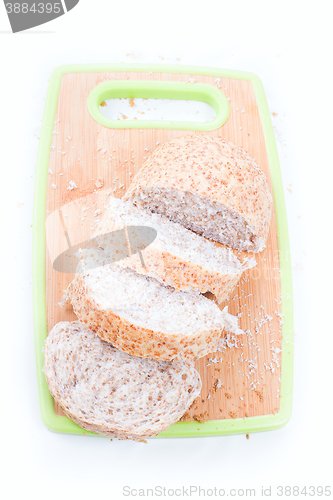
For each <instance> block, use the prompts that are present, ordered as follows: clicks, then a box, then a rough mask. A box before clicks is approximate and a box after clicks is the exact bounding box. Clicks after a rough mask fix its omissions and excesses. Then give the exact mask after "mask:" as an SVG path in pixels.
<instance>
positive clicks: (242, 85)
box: [46, 72, 282, 421]
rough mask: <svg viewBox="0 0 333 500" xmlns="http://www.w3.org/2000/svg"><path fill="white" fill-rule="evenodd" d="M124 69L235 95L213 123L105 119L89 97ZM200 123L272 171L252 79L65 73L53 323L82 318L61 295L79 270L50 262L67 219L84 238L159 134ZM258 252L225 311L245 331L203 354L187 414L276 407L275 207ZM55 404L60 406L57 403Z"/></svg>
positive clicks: (51, 283) (54, 152)
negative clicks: (105, 123) (152, 124)
mask: <svg viewBox="0 0 333 500" xmlns="http://www.w3.org/2000/svg"><path fill="white" fill-rule="evenodd" d="M124 79H125V80H126V79H127V80H129V79H130V80H149V81H179V82H189V81H190V80H191V82H193V81H194V83H197V82H198V83H206V84H210V85H213V86H215V87H216V88H219V89H220V90H221V91H222V92H223V93H224V94H225V95H226V96H227V97H228V98H229V102H230V116H229V119H228V121H227V122H226V124H225V125H224V126H223V127H221V128H220V129H218V130H215V131H213V132H192V131H183V130H163V129H155V130H152V129H108V128H104V127H102V126H101V125H99V124H98V123H96V122H95V121H94V120H93V119H92V118H91V117H90V115H89V113H88V110H87V97H88V95H89V93H90V91H91V90H92V89H93V88H94V87H95V86H96V85H97V84H98V83H100V82H103V81H106V80H124ZM134 104H135V103H134ZM141 118H142V119H143V118H144V117H141ZM203 133H205V134H210V135H212V136H215V137H222V138H225V139H227V140H230V141H232V142H233V143H234V144H236V145H238V146H241V147H243V148H244V149H245V150H246V151H247V152H248V153H249V154H250V155H251V156H252V157H253V158H255V160H256V161H257V163H258V164H259V165H260V167H261V169H262V170H263V171H264V172H265V173H266V174H267V176H268V178H269V179H270V175H269V165H268V160H267V154H266V147H265V141H264V136H263V131H262V126H261V122H260V116H259V112H258V108H257V104H256V99H255V95H254V91H253V87H252V83H251V82H250V81H245V80H237V79H228V78H220V79H218V80H217V77H214V76H199V75H192V74H174V73H141V72H139V73H135V72H131V73H129V72H115V73H77V74H74V73H73V74H66V75H64V76H63V79H62V84H61V89H60V94H59V101H58V107H57V114H56V120H55V124H54V131H53V140H52V146H51V151H50V162H49V176H48V186H47V213H46V234H47V249H46V292H47V320H48V330H49V331H50V330H51V328H52V327H53V326H54V325H55V324H56V323H58V322H59V321H72V320H75V319H76V317H75V314H74V313H73V310H72V309H71V307H70V306H69V305H68V304H66V305H65V306H63V307H61V306H60V305H59V303H61V301H62V297H63V293H64V290H65V289H66V288H67V286H68V284H69V283H70V281H71V280H72V279H73V275H72V274H68V273H67V274H66V273H60V272H57V271H55V270H54V269H53V261H54V259H55V257H56V256H57V255H59V253H61V251H63V250H65V249H66V248H67V247H66V244H67V243H68V239H67V237H65V236H64V227H65V228H66V230H67V232H68V238H69V239H70V242H71V244H72V245H74V244H75V243H80V242H82V241H85V240H87V239H88V238H89V237H91V235H92V233H93V231H94V230H95V228H96V226H97V225H98V220H99V219H100V217H101V216H102V214H103V210H104V207H105V204H106V202H107V199H108V196H110V195H112V196H116V197H122V196H123V195H124V193H125V190H126V188H127V187H128V186H129V184H130V182H131V178H132V177H133V175H134V174H135V173H136V172H137V171H138V170H139V168H140V165H141V164H142V163H143V162H144V160H145V159H146V158H147V157H148V156H149V155H150V154H151V153H152V152H153V151H154V149H155V148H156V146H157V144H163V143H165V142H167V141H169V140H171V139H173V138H176V137H181V136H183V135H188V134H203ZM147 150H148V151H147ZM71 181H72V182H71ZM64 205H66V206H64ZM255 258H256V260H257V263H258V264H257V267H255V268H253V269H251V270H250V271H247V272H246V273H244V275H243V277H242V278H241V280H240V282H239V285H238V286H237V287H236V289H235V290H234V292H233V294H232V296H231V298H230V300H229V301H228V305H229V312H231V313H232V314H235V315H239V316H240V318H239V323H240V327H241V328H242V329H243V330H244V332H245V334H244V335H240V336H237V337H235V336H234V335H229V334H227V333H226V332H224V333H223V341H222V345H221V350H220V351H219V352H216V353H213V354H211V355H208V356H206V357H205V358H202V359H200V360H199V361H197V363H196V364H197V368H198V370H199V372H200V374H201V377H202V381H203V387H202V392H201V396H200V398H199V399H198V400H197V401H196V402H195V404H194V405H193V406H192V408H191V409H190V410H189V411H188V412H187V413H186V414H185V416H184V420H187V419H189V420H190V419H195V420H198V421H206V420H218V419H231V418H239V417H241V418H247V417H253V416H258V415H267V414H275V413H277V412H278V410H279V404H280V396H279V394H280V361H281V323H282V319H281V305H280V303H281V298H280V294H281V292H280V270H279V253H278V240H277V231H276V224H275V215H274V213H273V217H272V221H271V227H270V232H269V236H268V241H267V248H266V249H265V250H264V251H263V252H261V253H260V254H255ZM225 305H226V303H224V304H222V305H221V307H222V308H223V307H224V306H225ZM56 412H57V413H58V414H59V415H61V414H63V413H62V411H61V409H60V408H59V407H57V405H56Z"/></svg>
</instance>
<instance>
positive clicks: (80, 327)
mask: <svg viewBox="0 0 333 500" xmlns="http://www.w3.org/2000/svg"><path fill="white" fill-rule="evenodd" d="M44 360H45V363H44V368H43V370H44V373H45V377H46V380H47V383H48V386H49V389H50V392H51V395H52V396H53V398H54V399H55V400H56V401H57V402H58V403H59V405H60V406H61V407H62V409H63V410H64V412H65V414H66V415H67V416H68V417H69V418H71V419H72V420H73V421H74V422H76V423H77V424H78V425H79V426H80V427H82V428H83V429H86V430H88V431H91V432H96V433H98V434H102V435H104V436H109V437H114V438H118V439H133V440H136V441H142V440H145V439H146V438H148V437H151V436H155V435H157V434H159V433H160V432H162V431H164V430H166V429H167V428H168V427H169V426H170V425H171V424H173V423H174V422H177V421H178V420H179V419H180V417H181V416H182V415H183V414H184V412H185V411H186V410H187V409H188V408H189V406H190V405H191V404H192V402H193V401H194V400H195V399H196V398H197V396H198V395H199V394H200V390H201V380H200V376H199V373H198V372H197V371H196V369H195V368H194V365H193V364H192V363H190V362H186V361H182V360H179V361H177V362H167V361H157V360H153V359H142V358H138V357H134V356H130V355H128V354H126V353H124V352H121V351H119V350H117V349H115V348H114V347H113V346H111V345H110V344H108V343H106V342H103V341H102V340H101V339H100V338H99V337H97V336H96V335H94V334H93V333H92V332H91V331H90V330H89V329H88V328H87V327H86V326H85V325H84V324H82V323H80V322H78V321H77V322H73V323H69V322H61V323H58V324H57V325H55V326H54V328H53V329H52V331H51V332H50V333H49V336H48V337H47V339H46V342H45V346H44Z"/></svg>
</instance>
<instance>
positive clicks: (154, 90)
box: [88, 80, 230, 132]
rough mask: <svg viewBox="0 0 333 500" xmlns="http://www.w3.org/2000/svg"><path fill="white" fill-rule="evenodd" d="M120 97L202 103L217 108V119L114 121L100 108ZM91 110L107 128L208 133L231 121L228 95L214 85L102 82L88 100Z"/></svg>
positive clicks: (91, 113)
mask: <svg viewBox="0 0 333 500" xmlns="http://www.w3.org/2000/svg"><path fill="white" fill-rule="evenodd" d="M116 98H125V99H128V98H134V99H135V98H143V99H175V100H180V101H201V102H205V103H207V104H209V105H210V106H212V107H213V108H214V110H215V112H216V118H215V119H214V120H212V121H210V122H203V123H195V122H186V121H168V120H126V121H123V120H121V121H119V120H111V119H109V118H106V117H105V116H104V115H103V114H102V113H101V111H100V109H99V106H100V104H101V103H102V102H103V101H106V100H107V99H116ZM88 111H89V113H90V115H91V117H92V118H93V119H94V120H95V121H96V122H97V123H99V124H100V125H103V127H107V128H122V129H123V128H140V129H143V128H150V129H158V128H162V129H178V130H200V131H207V132H208V131H211V130H216V129H217V128H220V127H222V125H224V124H225V122H226V121H227V120H228V118H229V113H230V106H229V101H228V99H227V98H226V97H225V95H224V94H223V93H222V92H220V91H219V90H218V89H216V88H215V87H213V86H212V85H206V84H201V83H193V84H187V83H172V82H146V81H137V80H133V81H128V80H126V81H122V80H116V81H109V82H103V83H100V84H99V85H97V86H96V87H95V88H94V89H93V90H92V91H91V92H90V94H89V97H88Z"/></svg>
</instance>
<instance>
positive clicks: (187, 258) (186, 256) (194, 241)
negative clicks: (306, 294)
mask: <svg viewBox="0 0 333 500" xmlns="http://www.w3.org/2000/svg"><path fill="white" fill-rule="evenodd" d="M127 226H130V228H133V227H134V228H137V229H138V231H137V234H138V236H137V237H136V238H135V236H132V235H131V233H129V255H131V257H129V258H125V259H122V260H120V261H118V265H119V266H122V267H129V268H131V269H134V270H135V271H136V272H137V273H139V274H144V275H146V276H150V277H153V278H156V279H157V280H158V281H160V282H161V283H163V284H165V285H170V286H172V287H173V288H175V289H176V290H181V291H197V292H198V293H199V292H201V293H205V292H211V293H213V294H214V295H215V297H216V299H217V301H218V302H222V301H224V300H226V299H227V298H228V297H229V295H230V293H231V292H232V290H233V289H234V287H235V286H236V284H237V283H238V281H239V279H240V277H241V275H242V273H243V272H244V271H245V270H246V269H249V268H251V267H254V266H255V265H256V261H255V259H253V258H251V259H246V258H245V259H244V260H243V262H242V263H241V262H240V260H239V259H238V258H237V257H236V256H235V255H234V253H233V252H232V250H231V249H230V248H226V247H223V246H217V245H216V244H215V243H213V242H212V241H209V240H207V239H205V238H203V237H202V236H199V235H197V234H195V233H193V232H192V231H189V230H188V229H185V228H184V227H183V226H181V225H180V224H177V223H174V222H171V221H170V220H169V219H167V218H166V217H164V216H162V215H158V214H152V213H149V212H147V211H145V210H142V209H140V208H138V207H136V206H134V205H133V204H132V203H131V202H130V201H127V202H124V201H123V200H122V199H118V198H111V199H110V202H109V205H108V207H107V209H106V211H105V212H104V216H103V219H102V221H101V223H100V224H99V227H98V230H97V231H98V232H97V234H98V235H97V236H96V240H97V242H98V244H99V245H100V247H101V248H103V249H104V250H105V253H104V254H101V258H102V256H105V263H107V262H108V258H109V257H110V258H112V256H113V254H114V252H115V245H114V239H115V238H114V235H115V234H116V233H115V231H118V230H119V229H121V228H123V227H127ZM147 227H148V228H153V229H154V230H155V231H156V234H157V236H156V239H155V240H154V241H153V242H152V243H150V244H149V245H148V246H145V245H141V246H142V249H141V256H140V255H139V254H138V253H137V252H136V253H134V252H133V247H134V251H135V250H136V248H139V247H140V243H142V242H141V241H140V235H141V234H142V235H143V236H144V233H143V231H142V229H143V230H144V229H145V228H147ZM130 228H129V229H130ZM140 229H141V233H140V232H139V230H140ZM143 236H142V238H141V240H143V243H144V237H143ZM133 240H134V241H133Z"/></svg>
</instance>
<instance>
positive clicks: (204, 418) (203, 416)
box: [193, 411, 209, 424]
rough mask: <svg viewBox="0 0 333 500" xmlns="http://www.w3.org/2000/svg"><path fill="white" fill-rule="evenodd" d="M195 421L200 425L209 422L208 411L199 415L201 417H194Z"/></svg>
mask: <svg viewBox="0 0 333 500" xmlns="http://www.w3.org/2000/svg"><path fill="white" fill-rule="evenodd" d="M193 420H196V421H197V422H200V424H203V423H204V422H207V420H209V417H208V411H204V412H203V413H199V415H193Z"/></svg>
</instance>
